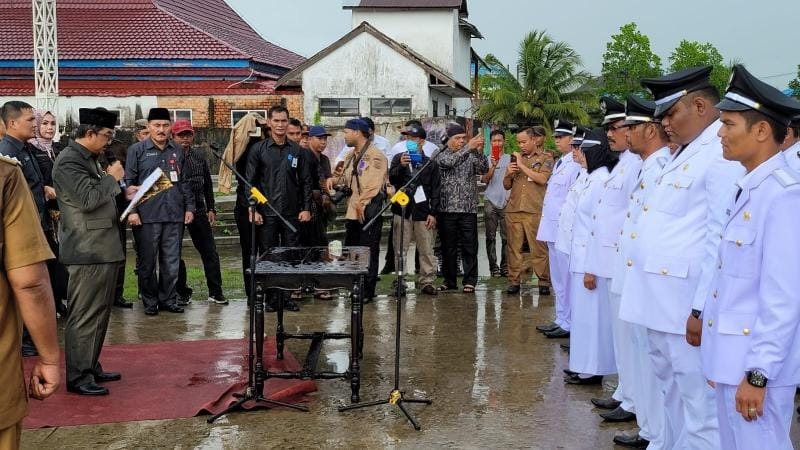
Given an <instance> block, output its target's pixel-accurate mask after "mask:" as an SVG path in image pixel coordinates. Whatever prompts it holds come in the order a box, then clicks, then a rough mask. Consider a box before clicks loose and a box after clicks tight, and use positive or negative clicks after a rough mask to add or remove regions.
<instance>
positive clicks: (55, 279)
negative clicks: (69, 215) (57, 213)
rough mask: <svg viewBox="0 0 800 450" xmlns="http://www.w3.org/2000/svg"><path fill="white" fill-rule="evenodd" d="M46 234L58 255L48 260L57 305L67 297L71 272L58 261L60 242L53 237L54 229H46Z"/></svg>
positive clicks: (48, 241)
mask: <svg viewBox="0 0 800 450" xmlns="http://www.w3.org/2000/svg"><path fill="white" fill-rule="evenodd" d="M44 235H45V237H47V244H48V245H49V246H50V251H52V252H53V254H54V255H55V256H56V258H55V259H49V260H47V272H48V274H49V275H50V285H51V286H52V288H53V299H54V300H55V302H56V305H58V304H59V303H61V301H62V300H66V299H67V284H68V283H69V273H68V272H67V269H66V267H64V265H63V264H61V263H60V262H59V261H58V242H56V240H55V239H53V235H52V231H45V233H44Z"/></svg>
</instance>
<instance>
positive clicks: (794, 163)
mask: <svg viewBox="0 0 800 450" xmlns="http://www.w3.org/2000/svg"><path fill="white" fill-rule="evenodd" d="M783 156H784V157H785V158H786V164H788V165H789V167H791V168H792V170H794V171H795V172H797V173H800V142H795V143H794V145H792V146H791V147H789V148H787V149H786V150H784V151H783Z"/></svg>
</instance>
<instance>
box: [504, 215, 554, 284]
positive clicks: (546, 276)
mask: <svg viewBox="0 0 800 450" xmlns="http://www.w3.org/2000/svg"><path fill="white" fill-rule="evenodd" d="M540 219H541V216H540V215H538V214H531V213H523V212H513V213H512V212H506V235H507V236H508V247H507V249H506V251H507V253H508V282H509V283H511V284H520V273H521V272H522V266H523V263H524V261H523V259H522V245H523V243H524V242H525V240H526V239H527V241H528V247H530V251H531V259H532V260H533V271H534V273H536V277H537V278H538V279H539V286H547V287H550V265H549V262H548V254H547V244H545V243H544V242H540V241H537V240H536V232H537V231H539V220H540Z"/></svg>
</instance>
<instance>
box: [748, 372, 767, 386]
mask: <svg viewBox="0 0 800 450" xmlns="http://www.w3.org/2000/svg"><path fill="white" fill-rule="evenodd" d="M747 382H748V383H750V385H751V386H755V387H757V388H763V387H766V386H767V377H765V376H764V374H763V373H761V372H759V371H758V370H748V371H747Z"/></svg>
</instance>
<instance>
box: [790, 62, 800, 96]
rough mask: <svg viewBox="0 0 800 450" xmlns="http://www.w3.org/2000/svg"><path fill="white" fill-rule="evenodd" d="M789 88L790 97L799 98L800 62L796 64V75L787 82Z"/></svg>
mask: <svg viewBox="0 0 800 450" xmlns="http://www.w3.org/2000/svg"><path fill="white" fill-rule="evenodd" d="M789 89H791V91H792V97H794V98H797V99H800V64H799V65H798V66H797V76H796V77H795V79H794V80H792V81H790V82H789Z"/></svg>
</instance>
